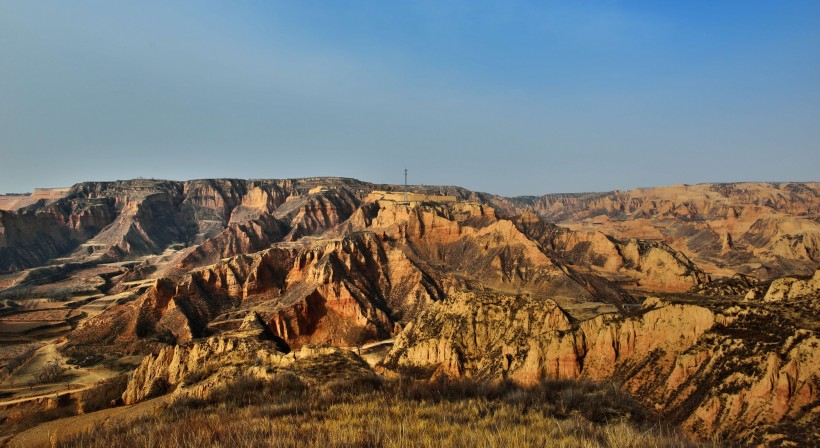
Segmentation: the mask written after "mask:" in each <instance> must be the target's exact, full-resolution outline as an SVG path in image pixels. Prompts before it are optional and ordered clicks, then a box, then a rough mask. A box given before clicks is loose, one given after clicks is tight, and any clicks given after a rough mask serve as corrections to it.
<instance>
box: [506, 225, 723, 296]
mask: <svg viewBox="0 0 820 448" xmlns="http://www.w3.org/2000/svg"><path fill="white" fill-rule="evenodd" d="M514 221H515V225H516V227H517V228H518V229H519V230H521V232H522V233H524V234H525V235H527V237H529V238H531V239H533V240H534V241H537V242H539V243H540V244H541V246H542V247H544V248H546V249H548V250H549V251H552V252H554V253H555V254H556V256H559V257H561V258H562V259H564V260H567V261H569V262H571V263H572V264H574V265H577V266H585V267H589V268H592V269H593V270H594V271H595V272H596V273H599V274H604V275H609V276H610V277H611V278H612V279H613V280H616V279H618V278H619V277H621V278H623V277H626V278H628V279H631V280H633V281H634V282H635V285H636V286H637V287H640V288H644V289H649V290H653V291H686V290H688V289H690V288H692V287H694V286H697V285H699V284H701V283H705V282H708V281H709V276H708V275H707V274H706V273H705V272H703V270H701V269H700V268H699V267H698V266H697V265H695V264H694V263H693V262H692V261H691V260H689V258H687V257H686V255H684V254H683V253H681V252H679V251H676V250H674V249H672V248H671V247H669V246H668V245H666V244H664V243H661V242H658V241H647V240H640V239H636V238H632V239H629V240H617V239H615V238H613V237H611V236H608V235H605V234H603V233H601V232H591V231H590V232H587V231H573V230H569V229H567V228H564V227H559V226H557V225H554V224H551V223H549V222H546V221H545V220H544V219H543V218H541V217H539V216H536V215H534V214H532V213H524V214H522V215H520V216H518V217H517V218H515V220H514Z"/></svg>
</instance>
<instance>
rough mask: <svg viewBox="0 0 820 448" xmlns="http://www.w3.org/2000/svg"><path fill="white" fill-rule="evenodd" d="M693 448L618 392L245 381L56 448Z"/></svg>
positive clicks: (576, 386)
mask: <svg viewBox="0 0 820 448" xmlns="http://www.w3.org/2000/svg"><path fill="white" fill-rule="evenodd" d="M123 441H128V445H129V446H135V447H205V446H210V447H226V448H227V447H262V446H277V447H317V446H323V447H441V446H453V447H525V446H526V447H530V446H551V447H690V446H693V445H692V444H691V443H689V442H688V441H687V440H686V438H685V437H682V436H680V435H679V434H677V433H674V432H672V431H669V430H667V429H665V428H663V427H661V426H659V425H658V424H657V423H656V422H653V421H652V418H651V417H650V416H648V415H647V414H646V413H644V412H643V411H642V409H641V407H640V406H638V405H637V404H636V403H635V402H634V401H632V400H631V399H630V398H628V397H626V396H624V395H622V394H621V393H620V392H618V391H617V389H616V388H614V387H612V386H605V385H596V384H592V383H578V382H570V381H561V382H551V383H546V384H543V385H540V386H538V387H535V388H521V387H518V386H515V385H512V384H506V383H502V384H487V383H470V382H449V381H437V382H431V383H428V382H416V381H409V382H400V381H390V382H382V381H373V380H372V379H363V380H362V381H354V382H345V383H342V382H335V383H329V384H313V385H309V384H306V383H304V382H302V380H301V379H300V378H299V377H297V376H295V375H288V374H283V375H279V376H277V377H276V378H275V379H274V380H273V381H261V380H258V379H255V378H251V377H239V378H237V379H236V380H235V381H233V382H231V383H229V384H226V385H224V386H223V387H221V388H217V389H215V390H213V391H211V392H210V393H208V394H207V396H205V397H202V398H191V397H180V398H178V399H176V400H175V401H174V402H172V403H171V404H170V405H168V406H167V407H163V408H161V409H159V410H157V411H156V412H155V413H153V414H151V415H148V416H145V417H142V418H139V419H137V420H136V421H131V422H129V423H128V424H122V423H120V424H118V423H116V422H114V423H109V424H106V425H104V426H103V427H101V428H97V429H96V430H95V431H93V432H90V433H85V434H81V435H79V436H76V437H74V438H72V439H69V440H67V441H66V442H65V443H62V444H60V445H59V446H66V447H106V448H108V447H111V446H119V445H120V444H122V443H123Z"/></svg>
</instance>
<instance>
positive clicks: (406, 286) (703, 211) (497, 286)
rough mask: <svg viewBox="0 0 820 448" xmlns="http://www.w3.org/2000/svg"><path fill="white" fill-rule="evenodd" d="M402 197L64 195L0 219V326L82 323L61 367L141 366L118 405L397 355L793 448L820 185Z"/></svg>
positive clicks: (182, 192)
mask: <svg viewBox="0 0 820 448" xmlns="http://www.w3.org/2000/svg"><path fill="white" fill-rule="evenodd" d="M407 189H408V190H409V191H407V192H405V191H402V190H400V189H399V188H398V187H396V186H391V185H376V184H369V183H365V182H360V181H357V180H354V179H342V178H309V179H292V180H238V179H211V180H194V181H186V182H175V181H159V180H145V179H140V180H132V181H117V182H89V183H82V184H78V185H75V186H74V187H72V188H71V189H70V190H68V191H66V192H64V194H63V193H61V194H60V195H59V196H56V197H54V198H50V199H48V200H46V199H42V200H38V201H36V202H34V203H32V204H31V205H28V206H27V207H23V208H16V209H14V210H9V211H0V273H2V274H3V275H2V276H0V285H2V286H3V287H8V288H9V289H8V290H4V291H2V293H3V294H4V297H2V298H0V299H4V300H5V299H7V298H10V300H11V301H10V302H8V304H7V306H4V307H3V309H2V313H4V317H5V316H6V315H14V314H19V313H24V312H27V311H29V310H28V309H27V308H26V307H31V306H40V305H37V304H38V303H40V302H34V301H31V302H27V301H28V300H29V299H33V298H38V299H39V300H41V301H43V299H42V298H43V297H54V298H56V299H57V300H59V301H62V303H61V304H59V305H55V306H57V307H62V306H63V305H65V306H64V307H66V308H71V309H72V310H74V309H76V311H75V312H76V316H80V317H79V318H78V319H77V320H75V321H72V323H71V325H67V327H69V328H66V330H65V331H66V332H67V335H66V337H65V338H66V341H67V343H66V344H65V346H61V348H60V350H61V351H62V352H63V353H64V354H65V355H77V356H76V357H77V358H83V357H87V355H91V354H96V353H110V354H122V355H125V354H143V355H146V354H147V355H150V356H148V357H147V358H146V360H145V362H144V363H143V365H142V366H140V368H139V369H138V370H137V372H136V373H135V375H134V378H133V380H132V381H131V382H130V383H129V385H128V390H127V391H126V393H125V395H124V398H125V400H126V401H127V402H136V401H139V400H143V399H145V398H146V397H148V396H151V395H154V394H158V393H164V391H168V390H178V391H183V390H185V391H187V392H186V393H191V394H194V395H197V394H200V395H201V394H207V393H208V391H209V390H211V389H213V388H214V387H217V386H218V385H219V384H221V383H222V382H224V381H225V379H226V378H229V377H231V376H236V375H238V374H240V373H241V371H243V369H244V370H246V371H248V372H252V375H256V376H258V377H259V378H269V377H270V375H274V374H276V372H279V371H282V370H283V369H285V370H287V369H290V370H293V369H297V367H295V366H297V365H298V364H299V359H300V356H308V355H307V353H313V354H316V353H315V352H316V350H318V351H319V352H323V350H326V349H321V350H319V349H313V348H310V347H312V346H313V345H314V344H329V345H336V346H351V345H359V344H361V343H362V342H363V341H374V340H382V339H388V338H393V337H395V346H394V347H393V350H392V351H391V352H390V354H389V355H388V356H387V358H386V359H385V361H384V366H383V368H384V369H386V371H390V370H393V371H403V370H404V371H409V372H415V373H414V374H418V373H419V372H421V373H428V374H430V375H437V376H441V375H444V376H451V377H471V378H480V379H501V378H505V379H509V380H514V381H518V382H521V383H533V382H538V381H542V380H545V379H550V378H587V379H592V380H614V381H616V382H618V383H619V384H621V386H622V387H623V388H624V389H625V390H627V391H629V392H631V393H633V394H634V395H636V396H637V397H639V398H641V399H642V400H643V401H644V402H645V403H646V404H648V405H650V406H652V407H654V408H656V409H657V410H658V411H659V412H660V413H662V414H665V415H666V416H668V417H669V418H671V419H672V420H673V421H675V422H677V423H680V424H681V425H683V426H684V427H685V428H687V429H689V430H690V431H692V432H693V433H699V434H705V433H718V434H723V435H724V436H725V437H724V438H725V439H726V440H740V438H741V437H750V438H752V439H754V440H760V441H762V442H763V443H769V442H771V440H775V439H771V437H775V438H776V437H780V436H778V435H777V434H783V438H782V439H783V440H784V441H785V440H791V441H796V442H798V443H801V442H805V440H803V439H800V437H798V436H799V435H800V434H801V431H802V432H803V433H805V429H806V428H809V427H811V426H812V425H814V424H815V423H816V420H817V415H818V412H817V408H816V405H815V404H814V403H815V402H816V400H817V396H816V394H817V390H818V385H817V364H818V363H817V359H816V357H817V356H818V355H817V352H818V348H817V333H816V332H817V331H818V327H817V322H818V321H820V314H819V313H820V305H818V286H819V285H818V282H820V277H818V275H820V274H817V273H816V272H815V270H816V269H817V268H818V255H817V254H818V251H817V250H818V249H817V248H818V242H820V227H818V226H820V224H818V222H820V221H818V218H817V215H818V213H820V201H819V200H818V184H814V183H806V184H796V183H794V184H729V185H723V184H721V185H695V186H677V187H666V188H657V189H643V190H635V191H631V192H612V193H603V194H583V195H548V196H544V197H540V198H533V197H523V198H502V197H499V196H494V195H489V194H484V193H475V192H471V191H469V190H465V189H462V188H458V187H430V186H414V187H409V188H407ZM554 221H559V222H558V224H555V223H554ZM785 274H788V275H785ZM812 275H813V277H812ZM778 278H779V279H778ZM653 296H661V297H662V299H657V298H651V297H653ZM646 297H650V298H649V299H646V300H644V299H645V298H646ZM49 306H51V302H50V303H49ZM74 326H76V327H74ZM71 327H74V328H71ZM327 350H330V351H331V352H332V349H327ZM331 352H328V353H325V354H324V355H322V356H325V355H327V356H336V357H338V356H341V357H342V358H345V357H346V356H348V355H349V353H348V352H344V353H346V354H344V355H341V354H339V353H341V352H339V353H336V354H333V353H331ZM285 353H288V354H285ZM323 353H324V352H323ZM300 354H301V355H300ZM310 356H313V355H310ZM317 356H318V355H317ZM345 359H347V358H345ZM211 361H213V365H211ZM344 362H345V363H347V362H348V361H344ZM348 364H349V363H348ZM351 365H352V364H351ZM297 370H298V369H297ZM368 374H372V372H370V373H368ZM305 378H308V377H305ZM194 385H195V386H194ZM189 386H193V387H189ZM815 426H817V425H815ZM790 428H791V429H790ZM794 428H798V430H794ZM795 434H797V435H795ZM765 437H768V438H770V439H764V438H765ZM778 440H780V439H778ZM778 443H779V442H778ZM784 443H785V442H784ZM804 444H806V443H804Z"/></svg>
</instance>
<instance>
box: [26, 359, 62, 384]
mask: <svg viewBox="0 0 820 448" xmlns="http://www.w3.org/2000/svg"><path fill="white" fill-rule="evenodd" d="M65 371H66V368H65V367H63V366H61V365H60V363H58V362H57V361H54V362H50V363H48V364H46V365H44V366H43V367H42V368H41V369H40V371H39V372H37V374H36V375H34V379H35V380H37V382H38V383H53V382H55V381H57V380H58V379H60V377H61V376H63V373H65Z"/></svg>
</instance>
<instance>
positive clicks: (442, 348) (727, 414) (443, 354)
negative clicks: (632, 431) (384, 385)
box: [383, 287, 820, 443]
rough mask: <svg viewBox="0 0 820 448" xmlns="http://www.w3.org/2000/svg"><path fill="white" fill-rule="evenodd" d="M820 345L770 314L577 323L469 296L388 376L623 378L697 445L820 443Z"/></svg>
mask: <svg viewBox="0 0 820 448" xmlns="http://www.w3.org/2000/svg"><path fill="white" fill-rule="evenodd" d="M775 288H776V287H775ZM801 291H803V290H802V289H801ZM815 317H816V316H815ZM818 342H820V341H818V338H817V335H816V333H815V332H814V331H812V330H808V329H805V328H800V325H799V323H795V322H793V321H789V320H788V319H784V318H783V315H782V313H779V312H777V310H773V309H770V308H767V307H766V306H760V305H747V306H738V305H733V306H726V305H720V306H715V305H712V306H699V305H692V304H687V303H674V302H668V301H664V300H661V299H656V298H650V299H647V300H646V301H645V302H644V304H643V306H642V308H641V309H640V310H639V311H638V312H637V313H636V314H635V315H632V316H623V315H618V314H610V315H600V316H598V317H595V318H593V319H590V320H586V321H584V322H581V323H580V324H579V325H571V322H570V321H568V320H567V319H566V316H565V315H564V314H563V313H562V312H561V309H560V307H557V306H556V305H555V303H554V302H550V301H549V300H548V299H543V298H538V297H532V296H506V295H474V294H462V295H456V296H453V297H450V298H448V299H447V300H446V301H445V302H442V303H437V304H435V305H434V306H433V307H431V308H430V310H428V311H427V312H425V313H423V314H422V315H420V316H419V318H418V319H417V320H416V321H414V322H413V323H412V324H410V325H408V326H407V327H406V328H405V329H404V331H403V332H402V333H401V334H400V335H399V336H398V337H397V338H396V342H395V345H394V347H393V349H392V350H391V352H390V353H389V354H388V355H387V357H386V358H385V360H384V361H383V368H385V369H386V370H388V371H396V372H402V371H410V372H414V371H415V372H417V371H426V372H432V373H433V374H434V375H439V374H443V375H447V376H452V377H469V378H479V379H510V380H513V381H516V382H520V383H524V384H532V383H535V382H538V381H542V380H545V379H556V378H558V379H561V378H567V379H573V378H588V379H592V380H614V381H616V382H618V383H619V384H621V386H622V388H624V389H625V390H626V391H628V392H630V393H632V394H634V395H635V396H637V397H639V398H640V399H642V400H643V401H644V402H645V403H646V404H647V405H650V406H652V407H654V408H655V409H656V410H657V411H658V412H660V413H662V414H664V415H667V416H668V417H669V418H671V419H672V420H673V421H675V422H678V423H679V424H681V425H682V426H683V427H684V428H686V429H687V430H688V431H690V432H691V434H693V435H694V436H699V435H700V436H702V435H704V434H717V435H721V437H722V438H723V440H730V441H741V440H743V441H746V440H749V439H752V440H758V441H760V443H768V442H766V441H767V440H768V441H771V440H775V439H777V440H782V441H789V440H790V441H792V442H794V443H806V442H807V441H809V440H812V438H813V437H815V436H816V434H815V435H812V431H813V428H815V427H816V422H817V418H818V414H817V412H818V409H817V407H816V403H817V399H818V391H820V388H818V386H820V359H819V358H818V356H820V351H818V350H817V347H818ZM795 427H796V428H798V430H795Z"/></svg>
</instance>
